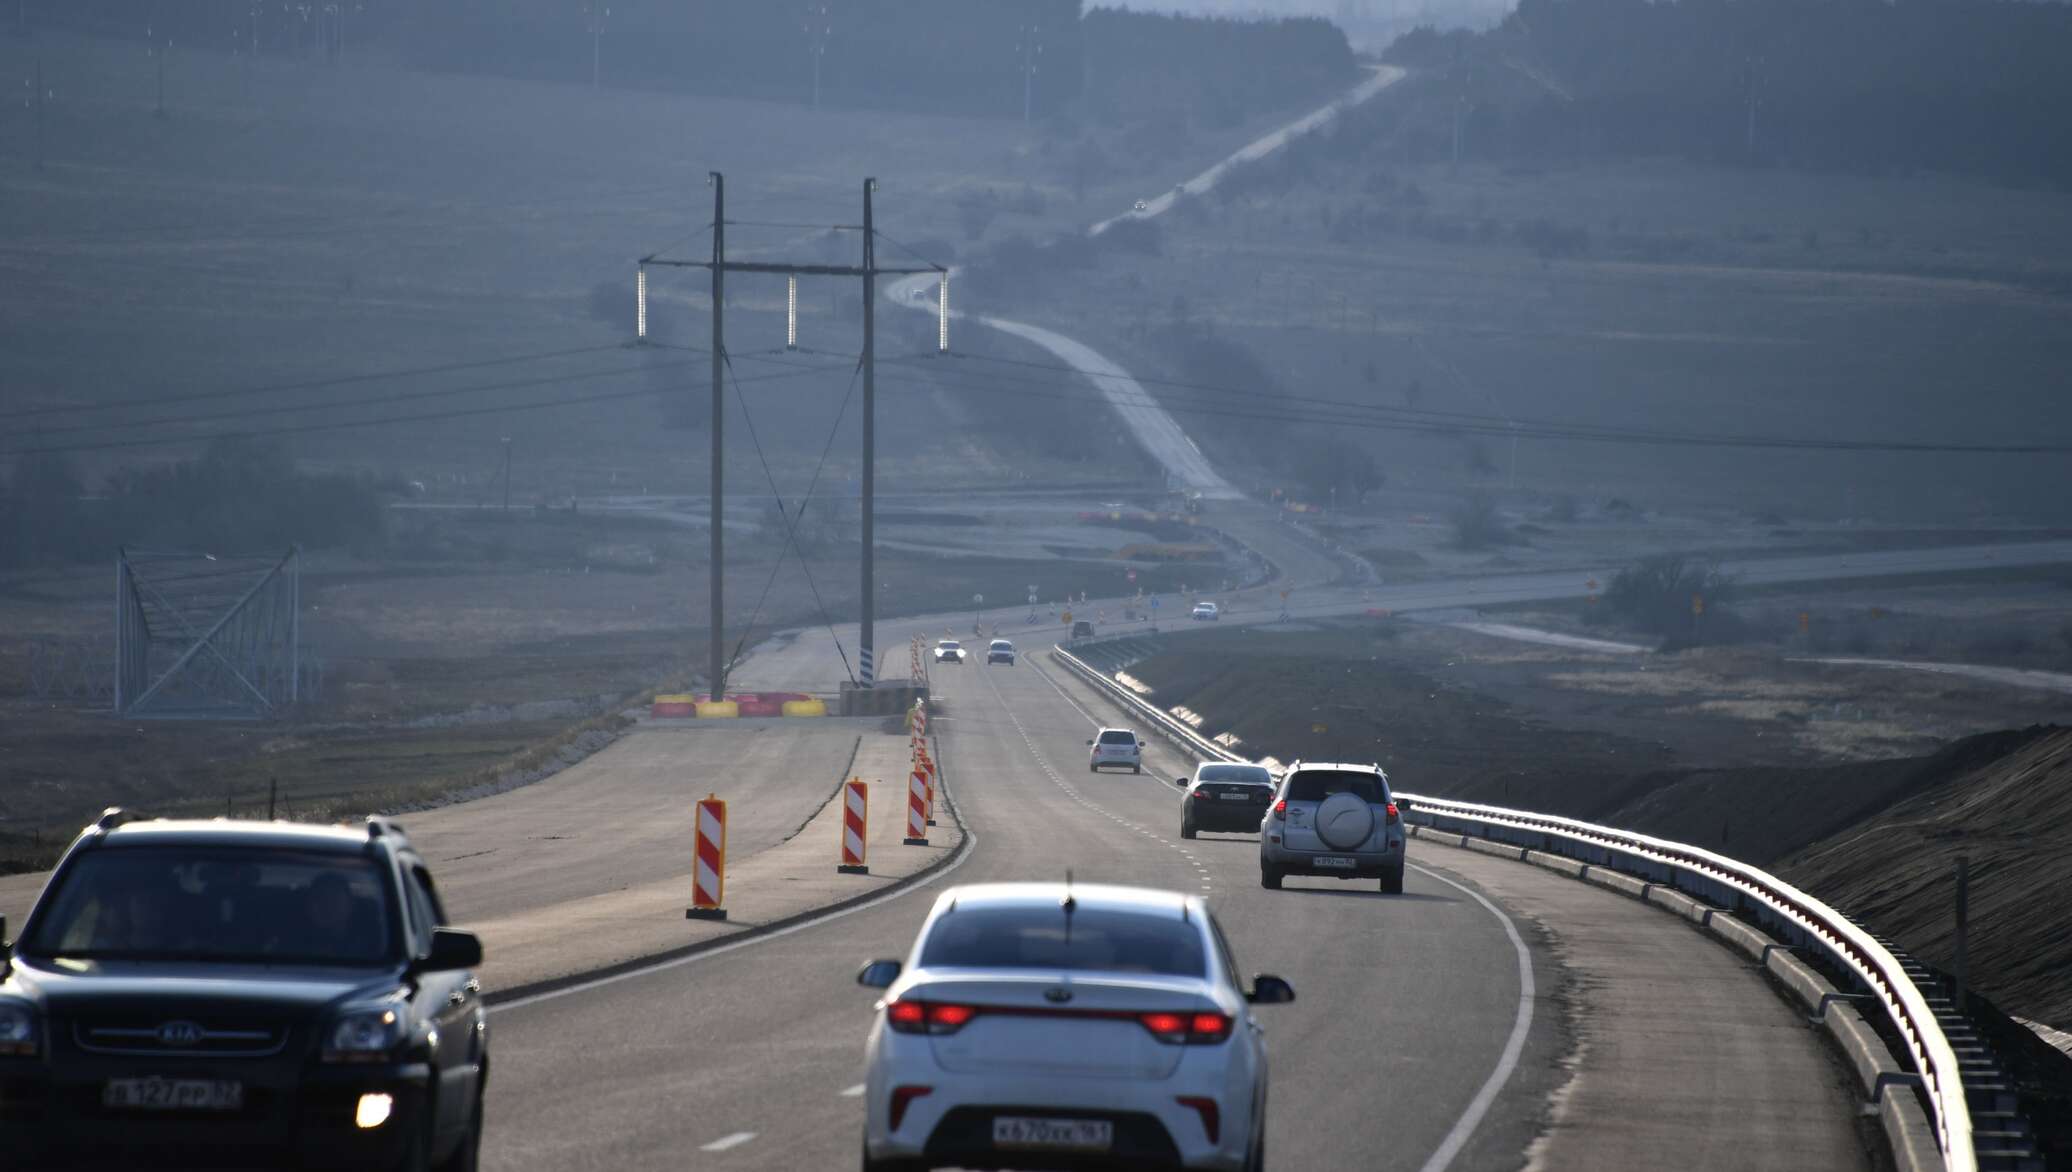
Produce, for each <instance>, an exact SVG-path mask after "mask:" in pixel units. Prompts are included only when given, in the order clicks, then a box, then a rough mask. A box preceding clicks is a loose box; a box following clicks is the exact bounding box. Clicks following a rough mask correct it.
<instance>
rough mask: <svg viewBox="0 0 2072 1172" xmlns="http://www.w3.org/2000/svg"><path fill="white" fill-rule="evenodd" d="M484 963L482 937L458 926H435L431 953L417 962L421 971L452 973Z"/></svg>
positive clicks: (417, 966)
mask: <svg viewBox="0 0 2072 1172" xmlns="http://www.w3.org/2000/svg"><path fill="white" fill-rule="evenodd" d="M481 963H482V938H481V937H480V936H477V935H475V934H474V933H473V932H463V931H461V930H460V929H458V928H433V929H432V952H431V955H429V956H427V957H425V958H424V959H423V960H420V961H418V962H417V965H416V968H417V971H418V972H421V973H450V972H455V971H457V970H459V969H471V968H474V967H475V966H477V965H479V964H481Z"/></svg>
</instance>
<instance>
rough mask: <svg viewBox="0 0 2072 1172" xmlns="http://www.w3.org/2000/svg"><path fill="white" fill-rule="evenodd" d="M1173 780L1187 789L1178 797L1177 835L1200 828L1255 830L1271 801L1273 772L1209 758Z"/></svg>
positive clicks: (1184, 834)
mask: <svg viewBox="0 0 2072 1172" xmlns="http://www.w3.org/2000/svg"><path fill="white" fill-rule="evenodd" d="M1173 784H1175V785H1178V786H1179V787H1181V788H1182V789H1184V790H1186V791H1187V792H1186V793H1185V794H1184V795H1182V796H1181V798H1180V837H1181V838H1193V837H1194V836H1195V833H1196V832H1197V831H1202V830H1239V831H1250V830H1257V829H1259V823H1260V822H1262V821H1264V820H1265V818H1266V811H1267V809H1268V808H1269V807H1270V806H1272V805H1273V774H1272V772H1270V771H1269V770H1268V769H1267V768H1266V766H1264V765H1245V764H1236V763H1232V762H1225V761H1212V762H1209V763H1207V764H1205V765H1198V766H1196V767H1195V769H1194V776H1193V777H1191V778H1190V777H1182V778H1178V779H1176V780H1175V781H1174V783H1173Z"/></svg>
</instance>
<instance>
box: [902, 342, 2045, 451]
mask: <svg viewBox="0 0 2072 1172" xmlns="http://www.w3.org/2000/svg"><path fill="white" fill-rule="evenodd" d="M887 361H899V360H897V359H888V360H887ZM1060 369H1069V368H1060ZM913 373H915V374H916V375H918V376H919V377H921V378H923V379H926V380H929V381H930V383H931V387H932V388H933V389H936V390H943V391H960V392H969V393H980V394H986V393H1012V394H1015V395H1017V396H1021V397H1034V398H1045V399H1054V400H1059V401H1068V402H1087V403H1099V404H1103V405H1106V406H1110V407H1114V406H1117V403H1116V401H1115V399H1113V398H1111V397H1110V396H1108V395H1107V394H1104V393H1101V392H1092V393H1072V392H1066V391H1059V390H1056V389H1054V384H1052V383H1050V382H1048V381H1044V380H1031V379H1024V378H1015V377H1013V376H989V378H988V383H989V384H991V383H1001V382H1005V383H1020V384H1023V385H1026V386H1034V387H1040V388H1044V389H1039V390H1030V391H1022V390H1009V389H1006V388H1000V389H995V388H994V387H993V386H991V385H988V386H984V387H981V386H974V385H970V384H963V383H954V382H951V381H949V380H950V379H951V378H952V377H953V376H950V375H948V374H947V373H936V372H928V371H925V370H922V369H919V368H918V367H916V368H914V371H913ZM1075 373H1077V372H1076V371H1075ZM889 389H891V390H892V391H894V392H898V391H900V390H903V389H904V388H900V387H898V386H896V385H895V386H893V387H891V388H889ZM1259 397H1262V398H1269V399H1270V397H1268V396H1259ZM1120 405H1121V406H1125V407H1128V406H1145V407H1155V408H1158V409H1160V410H1164V411H1170V412H1177V413H1181V414H1189V415H1201V416H1209V417H1220V418H1229V419H1243V420H1253V421H1258V422H1268V423H1309V424H1317V425H1321V426H1331V427H1352V428H1358V429H1363V430H1370V431H1395V432H1409V433H1415V434H1428V435H1462V434H1472V435H1485V436H1494V437H1503V436H1512V435H1515V436H1518V437H1520V438H1525V439H1557V440H1574V441H1584V442H1593V443H1609V444H1633V445H1640V446H1656V447H1699V448H1749V449H1792V450H1811V451H1847V452H1892V453H1934V454H1945V455H2063V454H2068V453H2072V444H2062V443H2056V444H2054V443H2022V444H1957V443H1936V442H1915V441H1879V440H1839V439H1823V438H1814V439H1802V438H1794V437H1789V436H1704V435H1687V434H1678V433H1651V432H1638V431H1626V430H1618V429H1609V428H1595V429H1593V428H1588V427H1584V426H1580V425H1552V424H1549V425H1527V424H1523V423H1520V424H1517V425H1513V424H1510V423H1506V422H1504V421H1502V420H1499V419H1496V418H1494V417H1479V418H1477V417H1470V418H1469V419H1463V420H1460V421H1458V422H1453V421H1446V420H1417V419H1391V418H1388V417H1385V416H1375V415H1367V414H1346V413H1344V412H1338V413H1330V412H1323V411H1315V410H1311V411H1302V410H1294V411H1260V410H1242V409H1238V408H1236V407H1234V406H1231V405H1225V404H1214V403H1200V402H1184V401H1183V402H1179V403H1172V402H1163V401H1161V400H1158V399H1155V398H1152V397H1150V396H1149V395H1148V394H1146V395H1145V397H1143V398H1142V399H1125V401H1124V402H1123V403H1122V404H1120Z"/></svg>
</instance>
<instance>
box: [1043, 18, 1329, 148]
mask: <svg viewBox="0 0 2072 1172" xmlns="http://www.w3.org/2000/svg"><path fill="white" fill-rule="evenodd" d="M1084 28H1085V34H1084V38H1085V43H1086V48H1085V53H1086V96H1087V100H1088V103H1089V105H1091V106H1092V107H1093V108H1094V109H1095V110H1097V111H1102V112H1105V113H1118V114H1127V113H1144V112H1160V111H1166V110H1172V109H1180V110H1183V111H1185V112H1186V113H1188V114H1189V115H1190V117H1191V118H1192V119H1193V120H1194V121H1196V122H1198V123H1199V124H1201V125H1203V126H1209V127H1224V126H1234V125H1236V124H1237V123H1239V122H1241V121H1243V120H1244V119H1245V118H1247V117H1249V116H1251V115H1253V114H1255V113H1258V112H1259V111H1262V110H1270V109H1274V108H1275V107H1278V106H1284V105H1287V104H1289V103H1291V102H1295V101H1298V100H1301V99H1303V98H1308V97H1312V96H1314V95H1315V94H1316V93H1318V92H1319V91H1321V90H1324V89H1327V88H1329V87H1332V86H1335V85H1340V84H1343V83H1345V82H1346V81H1347V80H1348V79H1350V78H1351V77H1352V76H1353V75H1354V72H1355V70H1356V68H1357V66H1356V65H1355V63H1354V61H1353V52H1352V48H1351V46H1349V45H1348V44H1347V43H1346V40H1345V33H1344V32H1342V31H1340V30H1339V28H1338V27H1337V26H1336V25H1334V24H1332V23H1331V22H1329V21H1327V20H1323V19H1321V18H1313V17H1302V18H1294V19H1283V20H1266V21H1238V20H1228V19H1223V18H1211V19H1203V18H1200V17H1191V16H1176V15H1170V14H1165V13H1156V12H1132V11H1129V10H1128V9H1119V8H1096V9H1093V10H1092V11H1090V12H1088V13H1087V14H1086V20H1085V22H1084Z"/></svg>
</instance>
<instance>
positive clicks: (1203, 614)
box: [1192, 599, 1223, 623]
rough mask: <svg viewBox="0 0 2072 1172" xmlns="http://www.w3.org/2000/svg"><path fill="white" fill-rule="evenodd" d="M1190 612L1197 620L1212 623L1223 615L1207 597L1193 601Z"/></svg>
mask: <svg viewBox="0 0 2072 1172" xmlns="http://www.w3.org/2000/svg"><path fill="white" fill-rule="evenodd" d="M1192 613H1193V615H1194V618H1195V619H1196V620H1197V621H1200V622H1206V623H1213V622H1215V621H1216V620H1217V619H1220V618H1222V617H1223V612H1222V611H1220V610H1218V609H1216V604H1215V603H1213V602H1210V601H1209V600H1207V599H1203V600H1202V601H1200V602H1197V603H1195V604H1194V611H1193V612H1192Z"/></svg>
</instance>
